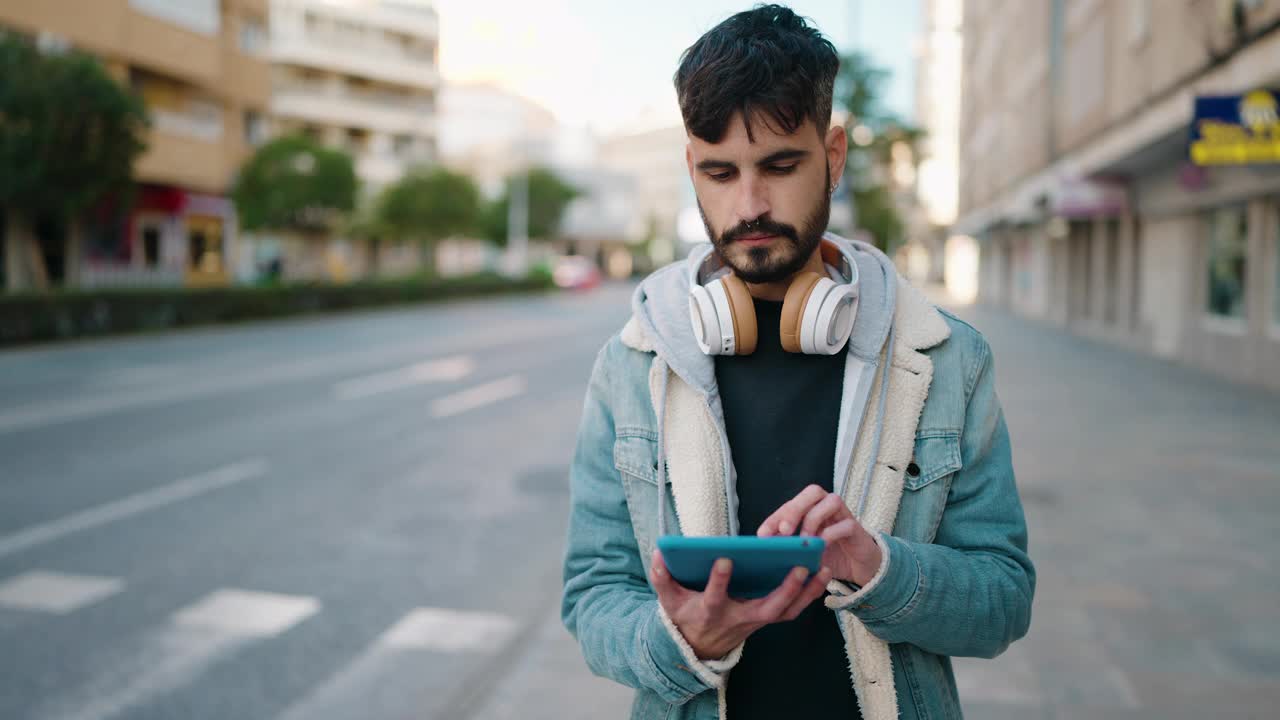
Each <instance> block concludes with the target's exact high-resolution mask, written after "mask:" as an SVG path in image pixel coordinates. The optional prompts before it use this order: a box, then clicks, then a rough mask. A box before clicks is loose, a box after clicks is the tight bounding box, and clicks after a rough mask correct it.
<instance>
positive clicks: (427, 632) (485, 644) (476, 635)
mask: <svg viewBox="0 0 1280 720" xmlns="http://www.w3.org/2000/svg"><path fill="white" fill-rule="evenodd" d="M515 631H516V621H515V620H514V619H512V618H509V617H507V616H506V615H499V614H497V613H487V612H472V611H463V610H449V609H446V608H418V609H416V610H414V611H412V612H410V613H409V614H408V615H405V616H404V617H403V618H401V619H400V622H398V623H396V624H395V625H393V626H392V627H391V629H390V630H388V631H387V632H386V633H384V634H383V636H382V637H381V638H379V640H378V642H379V643H380V644H382V645H384V646H386V647H390V648H400V649H416V650H441V651H444V652H465V651H476V650H479V651H488V652H492V651H496V650H498V649H500V648H501V647H502V646H503V645H504V644H506V642H507V641H508V640H509V639H510V638H511V636H512V635H513V634H515Z"/></svg>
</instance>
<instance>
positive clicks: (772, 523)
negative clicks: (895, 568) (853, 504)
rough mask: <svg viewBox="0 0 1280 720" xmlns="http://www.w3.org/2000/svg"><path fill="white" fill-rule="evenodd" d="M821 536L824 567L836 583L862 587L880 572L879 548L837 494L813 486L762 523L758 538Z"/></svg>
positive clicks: (757, 532) (757, 533)
mask: <svg viewBox="0 0 1280 720" xmlns="http://www.w3.org/2000/svg"><path fill="white" fill-rule="evenodd" d="M797 531H798V532H799V533H800V534H801V535H810V536H817V537H821V538H822V540H823V542H825V543H826V549H825V550H824V551H823V553H822V564H823V565H825V566H826V567H829V568H831V574H832V576H833V577H834V578H835V579H837V580H844V581H851V582H853V583H855V584H857V585H859V586H862V585H866V584H867V583H869V582H871V578H873V577H875V574H876V571H877V570H879V569H880V559H881V557H880V555H881V553H880V546H879V545H878V544H876V540H875V538H873V537H871V534H870V533H868V532H867V531H866V530H865V529H864V528H863V527H862V523H859V522H858V520H857V518H855V517H854V516H853V513H852V512H851V511H850V510H849V506H848V505H845V503H844V500H843V499H842V498H841V497H840V496H839V495H836V494H835V493H832V492H827V491H826V490H824V489H822V487H820V486H818V485H810V486H809V487H807V488H805V489H804V490H801V491H800V494H799V495H796V496H795V497H794V498H792V499H790V500H788V501H787V502H786V504H784V505H783V506H782V507H780V508H778V509H777V510H776V511H775V512H774V513H773V514H772V515H770V516H769V517H768V518H766V519H765V521H764V522H763V523H761V524H760V529H759V530H757V531H756V535H758V536H759V537H773V536H775V535H794V534H795V533H796V532H797Z"/></svg>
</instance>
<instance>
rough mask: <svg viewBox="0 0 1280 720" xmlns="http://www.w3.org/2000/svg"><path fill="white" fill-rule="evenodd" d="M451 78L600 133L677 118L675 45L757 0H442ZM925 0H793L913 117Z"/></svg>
mask: <svg viewBox="0 0 1280 720" xmlns="http://www.w3.org/2000/svg"><path fill="white" fill-rule="evenodd" d="M434 4H435V6H436V9H437V12H438V14H439V17H440V70H441V73H442V74H443V76H444V78H445V81H446V82H458V83H465V82H489V83H494V84H496V85H499V86H501V87H503V88H505V89H508V90H511V91H513V92H516V93H518V94H520V95H523V96H525V97H527V98H529V99H531V100H534V101H536V102H538V103H539V104H541V105H543V106H544V107H546V108H547V109H548V110H550V111H551V112H552V113H554V114H555V116H556V118H557V119H558V120H559V121H560V122H561V123H562V124H564V125H567V126H572V127H582V128H588V129H590V130H591V131H593V132H595V133H599V134H610V133H614V132H625V131H627V130H638V129H648V128H654V127H662V126H670V125H678V124H679V123H680V114H679V108H678V106H677V105H676V98H675V90H674V89H673V88H672V84H671V77H672V75H673V74H674V73H675V69H676V65H677V62H678V59H679V56H680V53H681V52H682V51H683V50H684V49H685V48H686V47H688V46H689V45H691V44H693V42H694V41H695V40H697V39H698V37H699V36H700V35H701V34H702V33H704V32H706V31H707V30H708V29H710V28H711V27H713V26H714V25H715V24H716V23H718V22H720V21H721V20H723V19H724V18H726V17H728V16H729V15H731V14H733V13H735V12H738V11H740V10H744V9H748V8H750V7H751V6H752V5H753V4H754V3H753V2H750V1H745V2H727V1H725V0H646V1H645V2H615V1H614V0H536V1H534V2H529V1H528V0H525V1H520V0H514V1H513V0H507V1H502V2H499V1H497V0H435V2H434ZM918 5H919V0H797V1H796V2H793V3H791V4H790V7H791V8H792V9H794V10H795V11H796V12H797V13H799V14H800V15H804V16H806V17H809V18H811V19H812V20H813V21H814V22H815V23H816V24H817V26H818V28H819V29H820V30H821V31H822V32H823V33H824V34H825V35H826V36H827V38H828V39H830V40H831V41H832V43H833V44H834V45H835V46H836V48H837V50H839V51H841V52H846V51H848V50H850V49H852V48H854V47H856V48H857V49H859V50H862V51H864V52H867V53H869V54H871V56H872V57H873V58H875V60H876V61H877V62H878V63H879V64H880V65H882V66H885V67H887V68H889V69H890V70H892V71H893V77H892V80H891V83H890V87H889V93H888V98H887V101H888V106H889V107H890V108H891V109H893V110H894V111H896V112H897V113H899V114H900V115H902V116H903V117H906V118H910V117H911V116H912V105H913V100H912V95H913V92H914V91H913V84H914V81H913V77H914V67H913V64H914V52H913V49H914V48H915V38H916V35H917V33H918V29H919V27H920V17H919V7H918Z"/></svg>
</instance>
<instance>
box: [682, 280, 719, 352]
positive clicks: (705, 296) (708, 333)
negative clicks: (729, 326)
mask: <svg viewBox="0 0 1280 720" xmlns="http://www.w3.org/2000/svg"><path fill="white" fill-rule="evenodd" d="M689 321H690V323H691V324H692V325H693V338H694V340H695V341H697V343H698V349H699V350H701V351H702V352H704V353H706V354H707V355H719V354H720V343H721V338H720V320H719V318H718V316H717V314H716V304H715V302H714V301H713V300H712V299H711V294H710V293H708V292H707V289H706V288H705V287H702V286H701V285H697V286H694V287H693V288H692V289H690V291H689Z"/></svg>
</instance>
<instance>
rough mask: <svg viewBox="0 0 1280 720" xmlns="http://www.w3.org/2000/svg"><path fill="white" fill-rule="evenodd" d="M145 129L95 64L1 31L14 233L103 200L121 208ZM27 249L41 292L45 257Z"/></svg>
mask: <svg viewBox="0 0 1280 720" xmlns="http://www.w3.org/2000/svg"><path fill="white" fill-rule="evenodd" d="M147 124H148V120H147V112H146V108H145V106H144V105H143V103H142V100H141V99H140V98H139V97H138V96H136V95H134V94H133V93H131V92H130V91H128V90H127V89H126V88H124V87H123V86H121V85H120V84H119V83H117V82H116V81H115V80H113V79H112V78H111V76H110V75H108V74H107V72H106V71H105V70H104V69H103V68H102V66H101V64H99V62H98V61H97V60H96V59H95V58H93V57H91V56H89V55H86V54H83V53H80V52H76V51H71V52H64V53H57V54H45V53H42V52H40V51H38V50H37V49H36V48H35V47H33V46H32V45H31V43H30V42H28V41H27V40H25V39H23V38H21V37H20V36H17V35H14V34H9V33H3V32H0V209H3V210H4V211H5V213H6V214H8V215H9V216H11V217H12V220H11V222H12V223H13V225H14V227H15V228H16V229H18V230H19V232H20V234H21V235H23V236H26V235H27V232H28V230H29V229H30V228H31V227H33V226H34V225H35V224H36V223H41V224H43V225H46V226H59V227H67V226H68V224H69V223H74V221H75V219H76V218H77V217H78V216H80V214H81V213H83V212H85V211H86V210H89V209H90V208H92V207H94V206H95V205H99V204H100V203H102V202H106V201H109V202H112V203H113V204H115V205H117V206H121V207H123V206H127V205H128V203H129V202H130V201H131V190H132V185H133V182H132V175H133V163H134V160H135V159H136V158H137V157H138V155H139V154H141V153H142V151H143V150H144V149H145V148H146V145H145V143H144V142H143V139H142V138H143V134H144V133H145V132H146V128H147ZM31 242H32V243H34V239H33V240H32V241H31ZM29 250H30V252H29V261H28V262H29V264H30V265H31V268H30V270H31V274H32V276H33V280H34V282H35V284H36V285H37V286H38V287H45V286H47V284H48V274H47V272H46V270H45V266H44V259H43V254H42V253H41V252H39V251H37V250H36V248H35V245H34V244H32V245H30V246H29Z"/></svg>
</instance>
